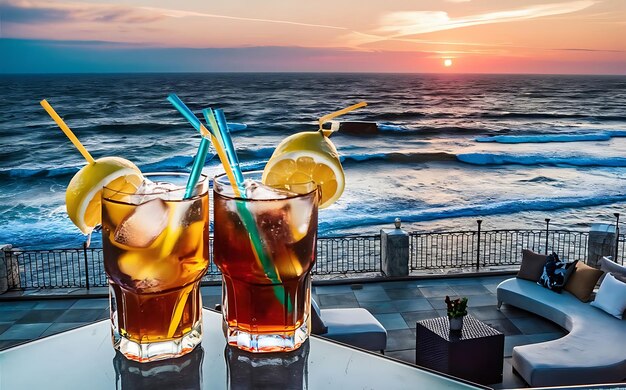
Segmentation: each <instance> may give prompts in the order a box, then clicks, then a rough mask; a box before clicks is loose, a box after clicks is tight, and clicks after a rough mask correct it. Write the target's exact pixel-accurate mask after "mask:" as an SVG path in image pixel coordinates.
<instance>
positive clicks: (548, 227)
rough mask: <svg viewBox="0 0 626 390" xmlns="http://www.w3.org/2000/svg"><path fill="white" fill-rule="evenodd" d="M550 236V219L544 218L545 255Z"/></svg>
mask: <svg viewBox="0 0 626 390" xmlns="http://www.w3.org/2000/svg"><path fill="white" fill-rule="evenodd" d="M549 235H550V218H546V251H545V253H546V255H547V254H548V236H549Z"/></svg>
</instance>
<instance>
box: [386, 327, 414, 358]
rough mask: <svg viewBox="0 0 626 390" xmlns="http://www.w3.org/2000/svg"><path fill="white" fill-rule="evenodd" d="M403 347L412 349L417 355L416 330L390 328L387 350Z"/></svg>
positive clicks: (396, 349) (397, 349)
mask: <svg viewBox="0 0 626 390" xmlns="http://www.w3.org/2000/svg"><path fill="white" fill-rule="evenodd" d="M403 349H411V350H413V355H415V332H414V331H413V330H411V329H399V330H388V331H387V348H385V352H387V351H399V350H403Z"/></svg>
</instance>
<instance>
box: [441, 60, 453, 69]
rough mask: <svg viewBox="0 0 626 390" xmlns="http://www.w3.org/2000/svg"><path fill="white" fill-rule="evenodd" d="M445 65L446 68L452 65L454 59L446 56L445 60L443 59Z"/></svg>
mask: <svg viewBox="0 0 626 390" xmlns="http://www.w3.org/2000/svg"><path fill="white" fill-rule="evenodd" d="M443 66H445V67H446V68H449V67H451V66H452V59H450V58H446V59H445V60H443Z"/></svg>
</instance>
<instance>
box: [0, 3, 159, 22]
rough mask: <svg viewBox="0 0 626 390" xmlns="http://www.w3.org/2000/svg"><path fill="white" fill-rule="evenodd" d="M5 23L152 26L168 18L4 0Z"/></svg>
mask: <svg viewBox="0 0 626 390" xmlns="http://www.w3.org/2000/svg"><path fill="white" fill-rule="evenodd" d="M0 14H1V15H2V19H3V21H4V22H14V23H45V22H67V21H81V22H102V23H111V22H120V23H150V22H155V21H157V20H160V19H163V18H164V17H165V16H164V15H160V14H158V13H155V12H146V10H141V9H138V8H134V7H129V6H125V5H113V4H79V3H58V2H50V1H37V0H35V1H31V0H4V1H3V2H2V3H0Z"/></svg>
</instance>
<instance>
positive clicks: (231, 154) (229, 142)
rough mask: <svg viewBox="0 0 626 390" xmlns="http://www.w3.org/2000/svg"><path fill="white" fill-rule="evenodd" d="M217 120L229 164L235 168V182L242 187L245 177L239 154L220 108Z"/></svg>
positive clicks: (216, 112)
mask: <svg viewBox="0 0 626 390" xmlns="http://www.w3.org/2000/svg"><path fill="white" fill-rule="evenodd" d="M203 113H204V111H203ZM215 119H216V120H217V124H218V128H219V131H220V135H221V136H222V137H221V138H222V141H223V142H224V146H225V149H226V156H228V162H229V163H230V166H231V167H232V168H233V172H234V173H235V180H237V185H239V186H240V187H241V186H243V175H242V174H241V167H240V166H239V159H238V158H237V152H236V151H235V146H234V145H233V139H232V138H231V136H230V131H228V123H227V122H226V116H224V111H223V110H221V109H219V108H218V109H216V110H215Z"/></svg>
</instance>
